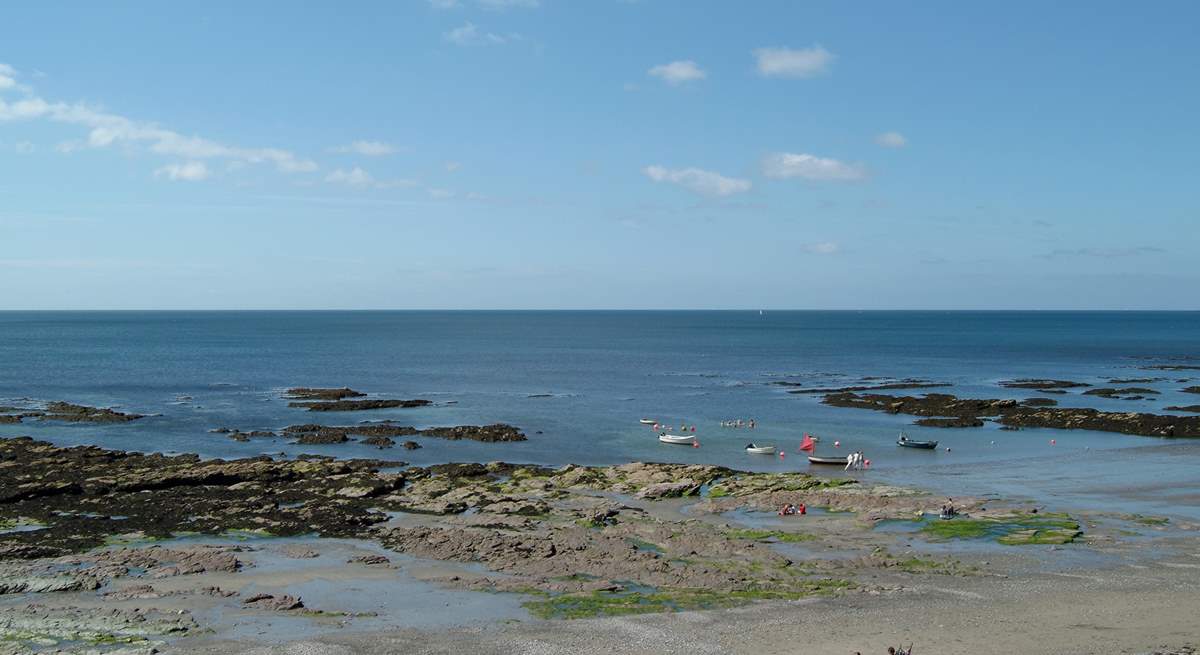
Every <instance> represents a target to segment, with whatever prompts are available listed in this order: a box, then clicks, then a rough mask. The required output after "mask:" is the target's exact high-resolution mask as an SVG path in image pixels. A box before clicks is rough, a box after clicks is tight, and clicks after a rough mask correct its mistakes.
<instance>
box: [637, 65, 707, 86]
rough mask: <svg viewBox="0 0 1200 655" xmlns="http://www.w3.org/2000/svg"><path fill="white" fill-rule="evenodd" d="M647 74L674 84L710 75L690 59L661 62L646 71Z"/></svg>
mask: <svg viewBox="0 0 1200 655" xmlns="http://www.w3.org/2000/svg"><path fill="white" fill-rule="evenodd" d="M646 74H647V75H649V76H651V77H657V78H659V79H661V80H662V81H664V82H666V83H667V84H670V85H672V86H678V85H680V84H683V83H684V82H692V81H694V80H702V79H704V78H706V77H708V73H706V72H705V71H704V69H702V68H700V66H698V65H696V62H694V61H692V60H690V59H687V60H682V61H673V62H671V63H669V64H659V65H658V66H655V67H653V68H651V69H650V70H648V71H646Z"/></svg>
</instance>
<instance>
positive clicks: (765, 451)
mask: <svg viewBox="0 0 1200 655" xmlns="http://www.w3.org/2000/svg"><path fill="white" fill-rule="evenodd" d="M746 452H748V453H750V454H752V455H774V454H775V446H760V445H758V444H753V443H752V444H749V445H747V446H746Z"/></svg>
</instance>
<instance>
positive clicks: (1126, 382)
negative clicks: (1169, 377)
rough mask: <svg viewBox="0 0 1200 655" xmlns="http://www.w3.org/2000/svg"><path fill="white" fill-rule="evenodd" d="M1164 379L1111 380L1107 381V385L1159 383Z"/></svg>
mask: <svg viewBox="0 0 1200 655" xmlns="http://www.w3.org/2000/svg"><path fill="white" fill-rule="evenodd" d="M1164 379H1166V378H1113V379H1111V380H1109V381H1108V383H1109V384H1149V383H1151V382H1161V381H1163V380H1164Z"/></svg>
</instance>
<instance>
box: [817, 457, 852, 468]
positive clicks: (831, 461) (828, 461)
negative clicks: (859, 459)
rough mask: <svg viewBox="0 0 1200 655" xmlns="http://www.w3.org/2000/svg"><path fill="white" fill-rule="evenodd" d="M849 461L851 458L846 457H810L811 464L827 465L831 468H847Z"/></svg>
mask: <svg viewBox="0 0 1200 655" xmlns="http://www.w3.org/2000/svg"><path fill="white" fill-rule="evenodd" d="M848 461H849V456H846V455H843V456H841V457H818V456H816V455H809V456H808V463H809V464H825V465H829V466H845V465H846V463H847V462H848Z"/></svg>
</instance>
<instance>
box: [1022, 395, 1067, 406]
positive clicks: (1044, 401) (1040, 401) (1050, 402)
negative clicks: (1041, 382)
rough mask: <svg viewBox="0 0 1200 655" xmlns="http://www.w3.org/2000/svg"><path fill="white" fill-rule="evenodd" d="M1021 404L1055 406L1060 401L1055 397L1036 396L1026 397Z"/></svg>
mask: <svg viewBox="0 0 1200 655" xmlns="http://www.w3.org/2000/svg"><path fill="white" fill-rule="evenodd" d="M1021 404H1022V405H1028V406H1029V407H1054V406H1055V405H1057V404H1058V401H1057V400H1055V399H1053V398H1037V397H1034V398H1026V399H1025V400H1022V401H1021Z"/></svg>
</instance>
